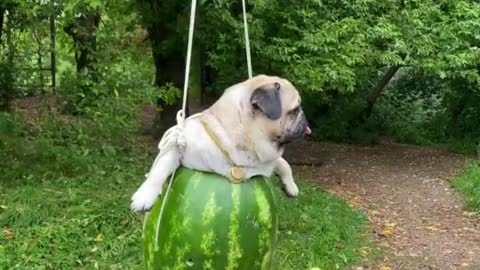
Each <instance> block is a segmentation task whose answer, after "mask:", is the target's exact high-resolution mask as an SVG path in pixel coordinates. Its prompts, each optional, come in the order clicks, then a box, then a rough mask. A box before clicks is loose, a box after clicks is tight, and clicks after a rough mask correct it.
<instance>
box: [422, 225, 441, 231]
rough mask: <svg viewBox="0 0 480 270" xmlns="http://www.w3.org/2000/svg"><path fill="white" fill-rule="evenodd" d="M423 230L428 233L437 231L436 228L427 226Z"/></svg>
mask: <svg viewBox="0 0 480 270" xmlns="http://www.w3.org/2000/svg"><path fill="white" fill-rule="evenodd" d="M425 229H427V230H429V231H432V232H436V231H438V228H437V227H435V226H427V227H425Z"/></svg>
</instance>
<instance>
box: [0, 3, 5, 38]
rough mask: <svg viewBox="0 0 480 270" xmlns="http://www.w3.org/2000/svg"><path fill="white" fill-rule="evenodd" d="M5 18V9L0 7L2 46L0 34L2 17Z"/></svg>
mask: <svg viewBox="0 0 480 270" xmlns="http://www.w3.org/2000/svg"><path fill="white" fill-rule="evenodd" d="M4 16H5V9H3V7H0V44H2V33H3V17H4Z"/></svg>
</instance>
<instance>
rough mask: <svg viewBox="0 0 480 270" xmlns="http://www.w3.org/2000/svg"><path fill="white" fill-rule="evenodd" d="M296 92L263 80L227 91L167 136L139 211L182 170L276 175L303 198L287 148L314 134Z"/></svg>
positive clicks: (279, 81) (136, 205)
mask: <svg viewBox="0 0 480 270" xmlns="http://www.w3.org/2000/svg"><path fill="white" fill-rule="evenodd" d="M300 104H301V99H300V95H299V94H298V91H297V90H296V89H295V87H294V86H293V85H292V84H291V83H290V82H289V81H288V80H286V79H283V78H279V77H273V76H266V75H258V76H255V77H253V78H252V79H249V80H246V81H244V82H241V83H239V84H236V85H233V86H231V87H229V88H227V89H226V90H225V92H224V94H223V95H222V96H221V97H220V99H218V100H217V102H216V103H215V104H213V105H212V106H211V107H210V108H208V109H207V110H205V111H203V112H201V113H199V114H196V115H192V116H191V117H189V118H187V119H186V121H185V127H184V129H182V130H179V127H178V126H175V127H172V128H171V129H170V130H169V131H170V132H169V131H167V132H166V133H165V135H164V137H163V138H162V140H161V141H160V144H159V149H160V153H159V154H158V156H157V158H156V160H155V162H154V164H153V166H152V168H151V170H150V172H149V174H148V175H147V179H146V180H145V182H144V183H143V184H142V186H141V187H140V188H139V189H138V190H137V192H136V193H135V194H134V195H133V196H132V204H131V208H132V209H133V210H134V211H148V210H149V209H151V207H152V206H153V204H154V202H155V200H156V199H157V197H158V196H159V195H160V194H161V191H162V186H163V184H164V183H165V180H166V179H167V177H168V176H169V175H171V174H172V173H173V172H174V171H175V170H176V169H177V168H178V167H179V166H180V165H182V166H185V167H187V168H191V169H195V170H200V171H207V172H215V173H218V174H221V175H224V176H227V177H228V178H230V179H231V180H232V181H236V180H238V181H241V180H242V179H248V178H250V177H252V176H255V175H263V176H271V175H272V174H274V173H275V174H277V175H278V176H279V177H280V179H281V181H282V184H283V186H284V189H285V192H286V193H287V194H288V195H289V196H293V197H295V196H297V195H298V192H299V191H298V187H297V185H296V184H295V182H294V180H293V176H292V169H291V167H290V165H289V164H288V163H287V161H285V160H284V159H283V158H282V154H283V151H284V146H285V144H287V143H290V142H293V141H296V140H298V139H300V138H302V137H303V136H304V135H306V134H309V133H310V132H311V131H310V128H309V127H308V123H307V120H306V118H305V115H304V113H303V111H302V108H301V106H300Z"/></svg>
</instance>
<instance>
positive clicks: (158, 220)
mask: <svg viewBox="0 0 480 270" xmlns="http://www.w3.org/2000/svg"><path fill="white" fill-rule="evenodd" d="M164 194H165V192H164ZM165 197H167V198H166V199H165ZM163 203H165V206H164V211H163V214H162V216H161V217H160V212H161V207H162V204H163ZM277 225H278V217H277V210H276V204H275V198H274V195H273V192H272V185H271V183H270V180H269V179H267V178H265V177H253V178H251V179H249V180H248V181H246V182H244V183H241V184H233V183H230V182H229V181H228V179H227V178H225V177H223V176H220V175H217V174H212V173H205V172H200V171H195V170H190V169H186V168H179V169H178V170H177V172H176V176H175V179H174V182H173V184H172V188H171V190H170V192H169V194H168V196H165V195H164V196H162V197H161V198H160V199H159V200H158V201H157V202H156V204H155V206H154V207H153V209H152V210H151V211H150V212H149V213H148V214H147V216H146V218H145V224H144V236H143V237H144V257H145V263H146V266H147V269H148V270H180V269H202V270H209V269H212V270H220V269H222V270H223V269H225V270H238V269H245V270H257V269H258V270H269V269H271V265H272V256H273V252H274V248H275V246H276V239H277Z"/></svg>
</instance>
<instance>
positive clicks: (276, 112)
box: [250, 82, 282, 120]
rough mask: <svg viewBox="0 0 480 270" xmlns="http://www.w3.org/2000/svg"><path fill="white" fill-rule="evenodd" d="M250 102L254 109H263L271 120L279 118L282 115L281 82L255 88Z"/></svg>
mask: <svg viewBox="0 0 480 270" xmlns="http://www.w3.org/2000/svg"><path fill="white" fill-rule="evenodd" d="M250 103H251V104H252V107H253V109H254V110H259V111H261V112H262V113H263V114H264V115H265V116H266V117H268V118H269V119H271V120H277V119H278V118H280V116H282V100H281V98H280V84H279V83H277V82H276V83H272V84H267V85H263V86H261V87H259V88H257V89H255V90H253V93H252V96H251V97H250Z"/></svg>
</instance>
